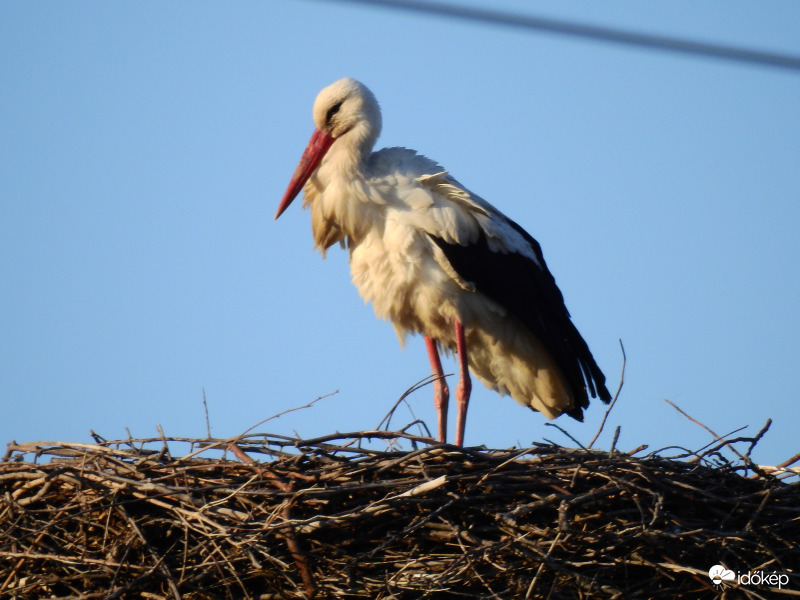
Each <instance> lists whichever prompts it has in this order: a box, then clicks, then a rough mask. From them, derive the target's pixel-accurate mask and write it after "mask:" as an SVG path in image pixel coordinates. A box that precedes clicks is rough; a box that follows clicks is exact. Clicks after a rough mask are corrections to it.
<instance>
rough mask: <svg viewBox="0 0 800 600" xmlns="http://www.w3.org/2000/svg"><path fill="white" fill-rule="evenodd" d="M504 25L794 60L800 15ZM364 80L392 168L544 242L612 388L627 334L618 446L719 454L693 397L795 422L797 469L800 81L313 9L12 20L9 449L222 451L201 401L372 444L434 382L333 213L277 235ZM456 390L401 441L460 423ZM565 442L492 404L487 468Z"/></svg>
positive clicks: (478, 398)
mask: <svg viewBox="0 0 800 600" xmlns="http://www.w3.org/2000/svg"><path fill="white" fill-rule="evenodd" d="M474 5H476V6H480V4H479V3H474ZM493 7H494V8H495V9H497V10H508V11H517V12H526V13H528V14H536V15H540V16H546V17H551V18H558V19H574V20H578V21H580V22H585V23H590V24H597V25H604V26H609V27H619V28H627V29H632V30H635V31H640V32H653V33H657V34H661V35H674V36H679V37H687V38H692V39H698V40H703V41H709V42H716V43H724V44H732V45H736V46H744V47H752V48H758V49H765V50H772V51H777V52H785V53H790V54H794V55H800V37H798V36H797V31H798V26H800V5H798V4H797V3H794V2H774V3H771V4H770V6H769V8H768V9H767V8H765V7H764V5H761V4H757V3H750V2H744V1H727V0H726V1H725V2H722V1H719V2H706V3H702V4H698V3H694V2H648V3H640V2H631V1H628V2H625V1H623V2H617V3H614V4H607V3H603V4H598V3H594V2H588V1H587V2H573V3H570V4H568V5H565V4H563V3H560V2H512V1H506V2H497V3H494V4H493ZM343 76H352V77H356V78H358V79H360V80H362V81H363V82H364V83H366V84H367V85H368V86H369V87H370V88H371V89H372V90H373V92H374V93H375V94H376V96H377V97H378V99H379V101H380V102H381V105H382V108H383V115H384V128H383V134H382V136H381V138H380V139H379V141H378V146H379V147H382V146H398V145H399V146H407V147H410V148H414V149H416V150H418V151H420V152H421V153H423V154H426V155H428V156H430V157H431V158H433V159H435V160H437V161H439V162H440V163H441V164H443V165H444V166H445V167H446V168H447V169H449V170H450V172H451V173H452V174H453V175H454V176H455V177H456V178H458V179H459V180H460V181H461V182H462V183H464V184H465V185H466V186H468V187H469V188H470V189H471V190H473V191H474V192H476V193H478V194H480V195H481V196H483V197H484V198H486V199H487V200H489V201H490V202H492V203H493V204H495V205H496V206H498V207H499V208H500V209H501V210H502V211H503V212H505V213H506V214H508V215H509V216H510V217H512V218H513V219H514V220H515V221H517V222H518V223H520V224H521V225H522V226H523V227H525V228H526V229H527V230H528V231H529V232H530V233H531V234H532V235H533V236H534V237H536V238H537V239H538V240H539V241H540V243H541V244H542V247H543V249H544V253H545V257H546V259H547V261H548V264H549V266H550V268H551V270H552V271H553V273H554V275H555V277H556V279H557V281H558V283H559V285H560V287H561V289H562V291H563V293H564V295H565V298H566V301H567V306H568V307H569V309H570V311H571V313H572V315H573V317H574V320H575V321H576V323H577V325H578V327H579V329H580V330H581V332H582V333H583V334H584V337H585V338H586V339H587V341H588V342H589V345H590V347H591V348H592V350H593V352H594V354H595V357H596V358H597V360H598V362H599V364H600V365H601V367H602V368H603V369H604V371H605V372H606V375H607V377H608V379H609V380H610V382H611V386H610V387H613V388H616V385H617V382H618V379H619V373H620V368H621V362H622V357H621V353H620V349H619V343H618V340H619V339H622V340H623V343H624V345H625V349H626V352H627V366H626V373H625V386H624V388H623V391H622V394H621V398H620V401H619V403H618V405H617V407H616V408H615V409H614V411H613V412H612V413H611V417H610V419H609V424H608V425H607V429H606V432H605V433H604V434H603V436H602V437H601V439H600V442H599V445H600V447H606V448H607V447H608V446H609V444H610V439H611V435H612V433H613V429H614V427H615V426H616V425H620V426H621V428H622V429H621V432H622V433H621V436H620V441H619V443H618V446H619V447H620V448H622V449H623V450H630V449H632V448H635V447H636V446H639V445H640V444H649V445H650V448H651V449H655V448H660V447H664V446H670V445H679V446H684V447H688V448H693V449H696V448H699V447H700V446H703V445H704V444H706V443H707V442H709V441H710V436H709V434H708V433H706V432H705V431H703V430H702V429H701V428H700V427H698V426H697V425H695V424H693V423H691V422H689V421H688V420H687V419H686V418H685V417H683V416H681V415H679V414H678V413H677V412H676V411H675V410H674V409H673V408H672V407H670V406H669V405H667V404H666V403H665V402H664V399H665V398H668V399H669V400H671V401H673V402H675V403H676V404H678V405H679V406H681V407H682V408H683V409H684V410H686V411H687V412H689V413H690V414H691V415H693V416H694V417H696V418H697V419H698V420H700V421H702V422H703V423H705V424H706V425H708V426H709V427H711V428H712V429H714V430H715V431H716V432H717V433H719V434H723V433H727V432H729V431H731V430H733V429H736V428H738V427H741V426H748V427H749V428H748V429H747V430H746V433H747V432H749V433H750V434H753V433H755V432H756V431H757V430H758V429H759V428H760V427H761V426H762V425H763V424H764V422H765V421H766V420H767V418H772V419H773V421H774V423H773V426H772V430H771V431H770V433H769V434H768V435H767V437H766V438H765V439H764V440H763V441H762V442H761V443H760V444H759V447H758V448H757V450H756V452H755V457H756V459H757V460H758V461H760V462H762V463H765V464H775V463H777V462H780V461H781V460H784V459H786V458H788V457H789V456H791V455H793V454H795V453H796V452H798V451H800V446H799V445H798V443H797V439H798V437H797V435H796V429H797V426H798V423H799V420H798V418H797V406H798V400H800V391H798V385H797V381H796V380H797V376H798V371H799V369H798V365H800V345H798V342H797V337H798V334H799V333H800V317H799V316H798V310H797V304H798V300H797V299H798V296H800V267H798V262H799V259H800V235H798V229H799V228H800V111H798V106H800V73H797V72H790V71H782V70H778V69H774V68H765V67H756V66H752V65H739V64H733V63H728V62H721V61H718V60H712V59H704V58H693V57H687V56H684V55H672V54H667V53H663V52H656V51H646V50H635V49H631V48H626V47H620V46H614V45H610V44H602V43H597V42H590V41H585V40H575V39H570V38H566V37H562V36H555V35H548V34H543V33H535V32H524V31H516V30H510V29H504V28H499V27H495V26H486V25H479V24H475V23H461V22H456V21H452V20H447V19H442V18H434V17H430V16H421V15H413V14H403V13H399V12H395V11H389V10H381V9H375V8H369V7H365V6H358V5H350V4H346V3H337V2H313V1H294V2H289V1H285V2H280V1H273V2H236V3H214V2H191V3H190V2H174V3H168V4H165V3H160V2H137V3H100V2H84V3H65V2H37V3H27V2H25V3H23V2H5V3H2V4H0V79H1V80H2V81H3V86H2V90H0V115H2V116H0V137H2V139H3V143H2V144H0V192H1V193H0V281H2V285H1V286H0V310H2V315H3V316H2V320H0V406H2V413H3V418H2V420H0V441H4V442H5V441H9V440H12V439H15V440H17V441H33V440H61V441H90V437H89V430H90V429H93V430H95V431H97V432H99V433H101V434H102V435H104V436H105V437H107V438H119V437H125V436H126V435H127V433H126V428H128V429H129V430H130V432H131V433H132V434H133V435H134V436H142V437H147V436H151V435H155V434H156V430H155V428H156V425H158V424H160V425H161V426H162V427H163V429H164V431H165V432H166V433H167V434H168V435H175V436H187V437H200V436H203V435H205V417H204V413H203V402H202V398H203V390H205V394H206V397H207V400H208V405H209V412H210V419H211V427H212V434H213V435H215V436H218V437H225V436H233V435H236V434H238V433H240V432H242V431H244V430H245V429H247V428H248V427H250V426H251V425H253V424H255V423H256V422H258V421H260V420H262V419H264V418H266V417H269V416H270V415H274V414H276V413H280V412H281V411H284V410H286V409H288V408H292V407H295V406H299V405H302V404H305V403H307V402H309V401H311V400H313V399H314V398H316V397H319V396H322V395H325V394H329V393H331V392H334V391H336V390H338V393H337V394H335V395H333V396H331V397H328V398H326V399H324V400H322V401H320V402H319V403H317V404H316V405H315V406H314V407H313V408H310V409H307V410H303V411H298V412H295V413H292V414H289V415H286V416H284V417H281V418H280V419H278V420H275V421H272V422H270V423H268V424H266V425H264V426H262V427H261V428H260V429H261V430H262V431H270V432H274V433H280V434H287V435H292V434H293V433H294V432H296V433H297V434H299V435H301V436H303V437H311V436H315V435H320V434H326V433H332V432H334V431H337V430H338V431H354V430H363V429H371V428H373V427H375V426H376V425H377V424H378V422H379V421H380V420H381V418H382V417H383V416H384V414H385V413H386V412H387V411H388V410H389V408H390V407H391V405H392V404H393V403H394V401H395V400H396V399H397V398H398V397H399V396H400V395H401V394H402V393H403V392H404V391H405V390H406V389H407V388H409V387H411V386H412V385H413V384H414V383H416V382H417V381H418V380H420V379H422V378H423V377H425V376H426V375H427V374H428V361H427V358H426V356H425V351H424V345H423V343H422V340H421V338H414V339H411V340H409V343H408V345H407V348H406V349H405V351H401V350H400V348H399V347H398V344H397V341H396V339H395V336H394V333H393V331H392V328H391V326H390V325H389V324H387V323H384V322H381V321H378V320H377V319H375V317H374V315H373V313H372V309H371V307H369V306H364V304H363V302H362V301H361V300H360V298H359V297H358V294H357V292H356V290H355V288H353V287H352V285H351V283H350V277H349V272H348V267H347V257H346V254H345V253H344V252H342V251H337V250H336V249H334V250H332V251H331V252H330V253H329V256H328V258H327V259H326V260H324V261H323V260H321V258H320V256H319V255H318V254H317V253H315V252H313V251H312V241H311V234H310V223H309V215H308V213H305V212H304V211H301V210H300V207H299V205H293V206H292V207H291V209H290V210H289V211H287V213H286V214H284V216H283V217H282V218H281V219H280V221H278V222H273V220H272V217H273V214H274V211H275V208H276V207H277V204H278V202H279V200H280V197H281V195H282V193H283V191H284V189H285V186H286V184H287V183H288V180H289V177H290V176H291V174H292V172H293V170H294V167H295V165H296V163H297V160H298V159H299V157H300V153H301V152H302V150H303V147H304V144H305V143H306V141H307V140H308V137H309V135H310V134H311V131H312V128H313V126H312V122H311V106H312V103H313V100H314V97H315V96H316V93H317V92H318V91H319V90H320V89H321V88H322V87H324V86H325V85H327V84H328V83H330V82H332V81H334V80H336V79H338V78H340V77H343ZM445 368H446V370H447V371H448V372H452V371H453V370H454V369H455V364H454V363H453V361H448V362H447V364H446V367H445ZM431 394H432V390H431V388H430V387H428V388H423V389H422V390H420V391H418V392H416V393H415V394H414V395H412V396H411V398H410V409H409V408H406V407H403V408H401V409H399V410H398V413H397V415H396V418H395V420H394V421H393V424H395V425H397V426H400V425H403V424H405V423H407V422H409V421H411V420H412V419H413V418H414V416H416V417H418V418H421V419H423V420H425V421H426V422H427V423H428V425H429V426H430V427H434V425H435V416H434V409H433V405H432V401H431ZM411 411H413V416H412V413H411ZM602 415H603V407H601V406H600V405H593V407H592V408H591V409H590V410H589V411H588V413H587V418H586V422H585V424H578V423H577V422H575V421H572V420H570V419H568V418H564V419H559V420H558V421H557V423H558V424H559V425H560V426H562V427H564V428H566V429H567V430H568V431H569V432H570V433H571V434H572V435H573V436H575V437H576V438H577V439H578V440H580V441H581V442H583V443H588V441H589V440H590V439H591V438H592V437H593V435H594V433H595V431H596V430H597V428H598V426H599V423H600V420H601V418H602ZM450 430H451V432H452V431H453V424H452V423H451V428H450ZM543 439H551V440H554V441H557V442H559V443H564V444H566V445H571V444H572V442H570V441H569V440H568V439H566V438H565V437H564V436H563V435H562V434H560V433H559V432H558V431H557V430H555V429H553V428H550V427H546V426H545V419H544V418H542V417H541V416H540V415H539V414H537V413H533V412H530V411H527V410H526V409H524V408H522V407H520V406H518V405H517V404H516V403H514V402H513V401H512V400H511V399H509V398H501V397H499V396H497V395H496V394H494V393H493V392H489V391H488V390H485V389H484V388H483V387H482V386H480V385H479V384H478V385H476V387H475V388H474V392H473V400H472V403H471V406H470V413H469V418H468V421H467V432H466V443H467V444H470V445H473V444H474V445H478V444H486V445H488V446H491V447H508V446H511V445H517V444H522V445H527V444H530V443H531V442H533V441H541V440H543Z"/></svg>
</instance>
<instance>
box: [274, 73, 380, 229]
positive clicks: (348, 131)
mask: <svg viewBox="0 0 800 600" xmlns="http://www.w3.org/2000/svg"><path fill="white" fill-rule="evenodd" d="M313 116H314V125H315V126H316V129H315V130H314V134H313V135H312V136H311V140H310V141H309V142H308V145H307V146H306V149H305V151H304V152H303V156H302V157H301V158H300V164H298V165H297V169H295V172H294V175H292V179H291V181H290V182H289V186H288V187H287V188H286V193H284V195H283V199H282V200H281V203H280V206H278V211H277V212H276V213H275V218H276V219H277V218H278V217H280V216H281V214H282V213H283V211H285V210H286V209H287V208H288V207H289V205H290V204H291V203H292V200H294V199H295V198H296V197H297V194H299V193H300V190H301V189H303V186H304V185H305V183H306V181H308V179H309V177H311V176H312V175H313V174H314V171H316V170H317V168H318V167H319V165H320V164H321V163H322V159H323V158H324V157H325V155H326V154H328V151H331V154H334V153H336V154H340V153H341V154H343V155H344V156H345V157H346V158H350V159H351V160H355V161H362V160H364V159H365V158H366V157H367V155H368V154H369V153H370V151H371V150H372V146H373V145H374V144H375V140H377V139H378V135H379V134H380V132H381V111H380V108H379V106H378V101H377V100H376V99H375V96H374V95H373V94H372V92H371V91H369V89H368V88H367V86H365V85H364V84H363V83H360V82H358V81H356V80H355V79H351V78H350V77H345V78H344V79H340V80H339V81H336V82H334V83H332V84H331V85H329V86H328V87H326V88H325V89H323V90H322V91H321V92H320V93H319V95H318V96H317V99H316V100H315V101H314V112H313ZM334 142H336V144H335V145H334ZM332 147H333V149H331V148H332Z"/></svg>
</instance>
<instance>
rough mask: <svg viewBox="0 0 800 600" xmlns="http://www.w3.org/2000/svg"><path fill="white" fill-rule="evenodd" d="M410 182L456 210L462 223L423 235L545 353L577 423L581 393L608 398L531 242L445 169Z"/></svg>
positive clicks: (584, 404) (580, 414)
mask: <svg viewBox="0 0 800 600" xmlns="http://www.w3.org/2000/svg"><path fill="white" fill-rule="evenodd" d="M418 181H419V182H420V183H421V184H422V185H423V186H425V187H427V188H428V189H429V190H430V192H431V193H433V194H434V195H435V196H436V197H437V198H436V202H435V204H434V206H435V205H436V204H441V205H443V207H448V208H450V211H451V212H452V213H454V214H457V215H459V216H458V218H457V219H456V221H463V223H461V226H460V227H459V226H458V225H459V224H458V223H457V222H456V223H455V225H454V226H451V227H449V228H448V227H443V228H441V229H438V230H437V231H431V230H430V229H429V230H428V231H427V233H428V235H429V237H430V239H431V240H432V241H433V242H434V243H435V245H436V246H437V247H438V248H439V249H440V250H441V251H442V253H443V254H444V256H445V257H446V259H447V261H448V262H449V266H450V267H451V268H452V270H453V271H454V272H455V273H457V274H458V277H459V279H460V280H462V281H463V282H465V283H466V286H465V287H467V289H470V288H472V289H474V290H475V291H477V292H480V293H482V294H484V295H486V296H487V297H488V298H491V299H492V300H493V301H494V302H496V303H498V304H499V305H500V306H503V307H504V308H505V309H506V310H507V311H508V312H509V313H510V314H512V315H514V316H515V317H517V318H518V319H519V320H520V321H521V322H522V324H523V325H524V326H525V327H527V328H528V329H529V330H530V332H531V333H532V334H533V335H535V336H536V337H537V338H538V339H539V341H540V342H542V343H543V344H544V346H545V347H546V348H547V349H548V350H549V352H550V353H551V355H552V357H553V360H554V361H555V362H556V364H557V365H558V366H559V368H560V369H561V371H562V373H563V374H564V376H565V378H566V380H567V382H568V385H569V387H570V390H571V392H572V395H573V398H574V400H575V407H574V408H573V409H572V410H570V411H568V413H567V414H569V415H570V416H572V417H574V418H576V419H578V420H579V421H580V420H582V419H583V410H582V409H583V408H586V407H587V406H588V405H589V397H588V394H591V396H592V397H593V398H595V397H598V396H599V397H600V399H601V400H602V401H603V402H609V401H610V400H611V395H610V394H609V392H608V389H606V385H605V376H604V375H603V373H602V371H601V370H600V368H599V367H598V366H597V363H596V362H595V360H594V357H593V356H592V353H591V351H590V350H589V347H588V345H587V344H586V342H585V340H584V339H583V337H582V336H581V334H580V332H578V330H577V328H576V327H575V325H574V324H573V322H572V319H571V318H570V314H569V311H568V310H567V307H566V305H565V304H564V297H563V296H562V294H561V290H559V289H558V286H557V285H556V281H555V279H554V278H553V275H552V274H551V273H550V271H549V269H548V268H547V264H546V263H545V260H544V256H543V255H542V249H541V247H540V245H539V243H538V242H537V241H536V240H535V239H534V238H533V237H532V236H531V235H530V234H528V233H527V232H526V231H525V230H524V229H523V228H522V227H520V226H519V225H517V224H516V223H515V222H514V221H512V220H511V219H509V218H508V217H506V216H505V215H503V214H502V213H501V212H500V211H498V210H497V209H496V208H494V207H493V206H492V205H490V204H489V203H488V202H486V201H485V200H483V199H482V198H480V197H478V196H475V195H474V194H471V193H470V192H469V191H468V190H466V189H465V188H464V187H462V186H461V185H460V184H459V183H458V182H457V181H455V180H454V179H452V178H450V177H449V176H447V174H446V173H438V174H436V175H430V176H425V177H422V178H419V179H418ZM431 208H433V207H431ZM429 210H430V209H429ZM440 210H444V208H441V209H440ZM587 391H588V393H587Z"/></svg>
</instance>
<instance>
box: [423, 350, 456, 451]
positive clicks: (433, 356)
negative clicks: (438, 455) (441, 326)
mask: <svg viewBox="0 0 800 600" xmlns="http://www.w3.org/2000/svg"><path fill="white" fill-rule="evenodd" d="M425 347H426V348H427V350H428V360H430V361H431V369H433V374H434V376H435V377H436V379H435V380H434V382H433V405H434V406H435V407H436V414H437V415H438V417H439V441H440V442H445V441H447V404H448V402H449V401H450V388H448V387H447V382H446V381H445V380H444V371H443V370H442V361H441V360H439V351H438V350H436V340H434V339H433V338H429V337H428V336H425Z"/></svg>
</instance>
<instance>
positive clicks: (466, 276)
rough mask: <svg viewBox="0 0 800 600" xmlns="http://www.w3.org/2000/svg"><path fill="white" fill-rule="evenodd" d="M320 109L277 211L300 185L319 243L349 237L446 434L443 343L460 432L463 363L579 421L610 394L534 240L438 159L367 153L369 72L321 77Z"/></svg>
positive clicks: (376, 129)
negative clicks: (416, 356) (421, 369)
mask: <svg viewBox="0 0 800 600" xmlns="http://www.w3.org/2000/svg"><path fill="white" fill-rule="evenodd" d="M314 122H315V125H316V130H315V132H314V135H313V136H312V138H311V141H310V142H309V145H308V147H307V148H306V151H305V153H304V154H303V157H302V159H301V161H300V165H299V166H298V168H297V170H296V172H295V174H294V176H293V178H292V181H291V182H290V184H289V187H288V189H287V190H286V194H285V195H284V198H283V201H282V202H281V205H280V207H279V208H278V212H277V214H276V216H275V218H276V219H277V218H278V216H280V214H281V213H282V212H283V211H284V210H285V209H286V207H287V206H288V205H289V204H290V203H291V202H292V200H293V199H294V198H295V197H296V196H297V194H298V193H299V192H300V189H301V188H304V191H305V206H307V207H309V208H310V210H311V225H312V231H313V235H314V243H315V246H316V247H317V248H319V249H320V250H321V252H322V254H323V256H324V254H325V252H326V251H327V249H328V248H330V247H331V246H332V245H334V244H336V243H337V242H338V243H339V244H341V245H342V246H346V247H347V249H348V251H349V253H350V269H351V274H352V278H353V283H354V284H355V285H356V287H357V288H358V291H359V293H360V294H361V297H362V298H364V300H365V301H367V302H371V303H372V306H373V308H374V310H375V313H376V315H377V316H378V317H380V318H382V319H388V320H390V321H391V322H392V324H393V326H394V329H395V331H396V333H397V335H398V338H399V339H400V342H401V344H402V343H403V341H404V340H405V337H406V336H407V334H409V333H421V334H422V335H423V336H424V337H425V342H426V348H427V350H428V356H429V359H430V362H431V366H432V369H433V372H434V375H436V377H437V378H436V381H435V383H434V386H435V388H434V401H435V404H436V408H437V412H438V417H439V423H438V436H439V439H440V441H445V437H446V418H447V405H448V398H449V389H448V387H447V385H446V383H445V382H444V373H443V371H442V366H441V362H440V359H439V355H438V349H437V347H438V348H441V349H444V350H445V351H453V352H455V353H456V354H457V355H458V358H459V364H460V367H461V374H460V379H459V384H458V387H457V389H456V400H457V402H458V415H457V422H456V443H457V444H459V445H461V444H462V443H463V435H464V424H465V419H466V411H467V404H468V401H469V396H470V389H471V381H470V377H469V371H471V372H472V374H473V375H474V376H475V377H477V378H478V379H479V380H480V381H481V382H482V383H483V384H484V385H486V387H488V388H490V389H493V390H495V391H497V392H499V393H500V394H503V395H506V394H507V395H510V396H511V397H512V398H513V399H514V400H516V401H517V402H519V403H520V404H522V405H524V406H528V407H529V408H532V409H533V410H537V411H539V412H541V413H542V414H544V415H545V416H546V417H548V418H551V419H552V418H555V417H557V416H559V415H560V414H562V413H567V414H569V415H570V416H572V417H574V418H576V419H578V420H581V419H582V416H583V409H584V408H586V407H587V406H588V404H589V396H590V395H591V396H592V397H596V396H599V397H600V398H601V399H602V400H603V401H604V402H608V401H609V400H610V394H609V393H608V390H607V389H606V386H605V378H604V376H603V374H602V372H601V371H600V369H599V368H598V366H597V364H596V363H595V361H594V358H593V357H592V354H591V352H590V351H589V348H588V346H587V345H586V342H585V341H584V340H583V338H582V337H581V335H580V333H579V332H578V331H577V329H576V328H575V326H574V325H573V323H572V321H571V319H570V315H569V313H568V311H567V309H566V307H565V305H564V300H563V297H562V295H561V292H560V291H559V289H558V287H557V286H556V283H555V280H554V279H553V276H552V275H551V274H550V271H549V270H548V268H547V265H546V264H545V261H544V257H543V256H542V252H541V248H540V247H539V244H538V243H537V242H536V240H534V239H533V238H532V237H531V236H530V235H529V234H527V233H526V232H525V231H524V230H523V229H522V228H521V227H520V226H519V225H517V224H516V223H514V222H513V221H511V220H510V219H509V218H507V217H506V216H505V215H503V214H502V213H501V212H500V211H499V210H497V209H496V208H494V207H493V206H492V205H490V204H489V203H488V202H486V201H485V200H483V199H482V198H480V197H479V196H477V195H475V194H473V193H472V192H470V191H469V190H467V189H466V188H464V187H463V186H462V185H461V184H460V183H458V182H457V181H456V180H455V179H453V178H452V177H451V176H450V175H449V174H448V173H447V172H446V171H445V170H444V169H443V168H442V167H441V166H439V165H438V164H436V163H435V162H434V161H432V160H430V159H428V158H425V157H424V156H422V155H420V154H417V153H416V152H414V151H413V150H408V149H405V148H387V149H383V150H380V151H377V152H373V151H372V148H373V146H374V144H375V141H376V139H377V137H378V134H379V133H380V127H381V116H380V110H379V108H378V103H377V101H376V100H375V98H374V96H373V95H372V93H371V92H370V91H369V90H368V89H367V88H366V87H365V86H364V85H362V84H361V83H359V82H357V81H355V80H353V79H349V78H346V79H342V80H340V81H337V82H335V83H334V84H332V85H330V86H328V87H327V88H325V89H324V90H322V92H320V94H319V96H318V97H317V100H316V102H315V104H314Z"/></svg>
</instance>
